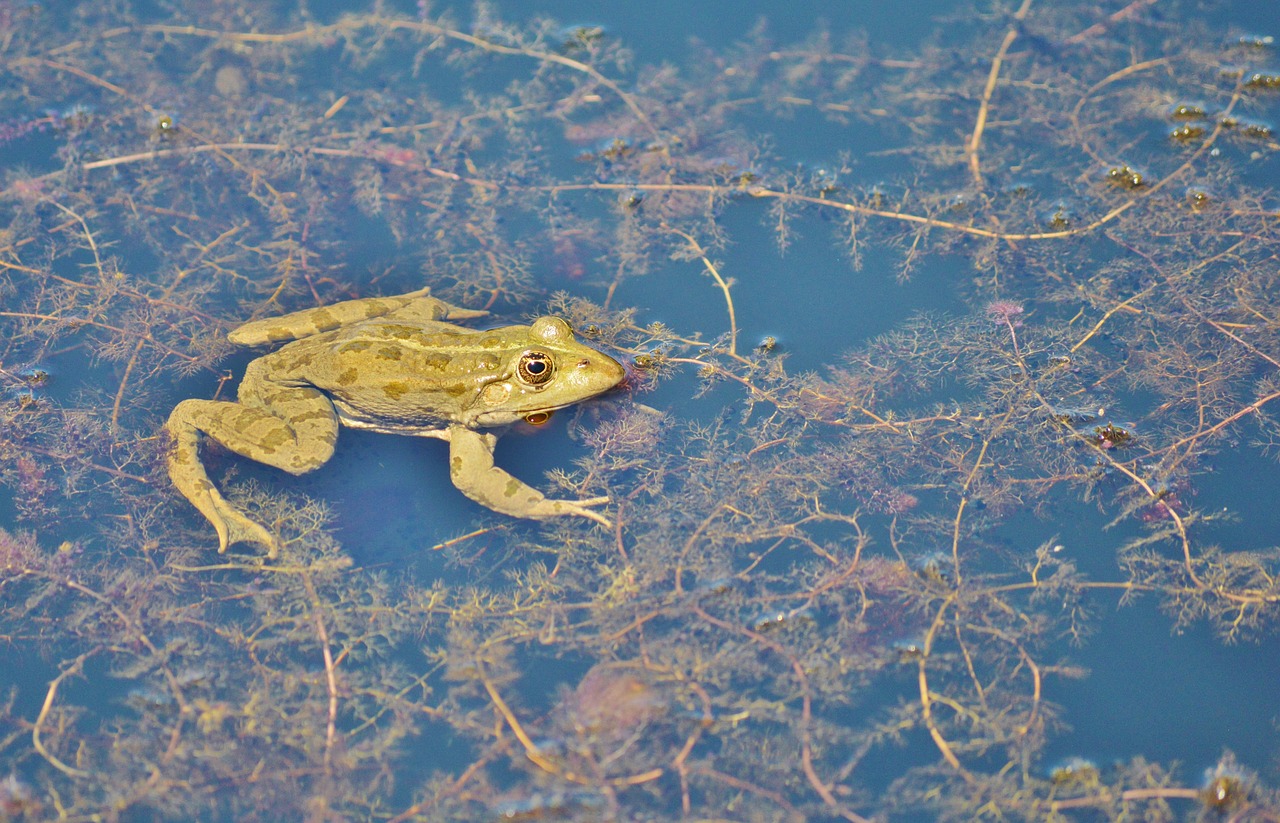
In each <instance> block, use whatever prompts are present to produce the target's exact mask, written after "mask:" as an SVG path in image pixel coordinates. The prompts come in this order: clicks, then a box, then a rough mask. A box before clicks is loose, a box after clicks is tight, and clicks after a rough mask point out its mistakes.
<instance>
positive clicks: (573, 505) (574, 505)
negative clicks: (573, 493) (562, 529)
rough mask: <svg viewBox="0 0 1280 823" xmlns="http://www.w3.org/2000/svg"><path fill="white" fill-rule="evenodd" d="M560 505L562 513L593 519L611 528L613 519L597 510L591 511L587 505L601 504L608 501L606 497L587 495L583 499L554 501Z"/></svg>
mask: <svg viewBox="0 0 1280 823" xmlns="http://www.w3.org/2000/svg"><path fill="white" fill-rule="evenodd" d="M556 502H557V503H558V504H559V506H560V507H561V511H562V512H563V513H564V514H576V515H577V516H578V517H585V518H587V519H588V520H594V521H596V522H597V523H599V524H600V525H601V526H604V527H605V528H606V529H612V528H613V521H612V520H610V519H609V518H607V517H605V516H604V515H603V514H601V513H600V512H597V511H592V510H591V509H589V508H587V507H588V506H602V505H604V504H605V503H608V502H609V498H607V497H588V498H587V499H585V500H558V501H556Z"/></svg>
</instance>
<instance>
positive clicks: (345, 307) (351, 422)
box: [165, 289, 624, 557]
mask: <svg viewBox="0 0 1280 823" xmlns="http://www.w3.org/2000/svg"><path fill="white" fill-rule="evenodd" d="M486 314H487V312H483V311H472V310H469V309H463V308H459V307H458V306H452V305H449V304H448V303H446V302H444V301H443V300H439V299H437V298H434V297H432V296H431V294H430V291H429V290H428V289H422V290H420V291H415V292H410V293H408V294H402V295H399V296H396V297H375V298H366V299H362V300H348V301H346V302H342V303H337V304H334V305H331V306H324V307H321V308H316V309H307V310H304V311H298V312H294V313H292V314H286V315H284V316H283V317H274V318H268V319H265V320H258V321H255V322H252V323H247V324H245V325H243V326H240V327H239V328H237V329H236V330H234V331H232V332H231V333H230V334H229V335H228V339H230V340H231V342H233V343H236V344H239V345H244V346H257V345H264V344H270V343H279V342H283V341H286V340H287V341H292V342H290V343H288V344H287V345H285V346H283V347H282V348H280V349H278V350H277V351H274V352H271V353H269V354H266V355H263V356H262V357H260V358H258V359H257V360H254V361H253V362H251V363H250V364H249V365H248V367H247V368H246V369H245V375H244V379H243V380H242V381H241V383H240V391H239V395H238V402H235V403H230V402H223V401H216V400H184V401H182V402H181V403H179V404H178V405H177V407H176V408H175V409H174V410H173V413H172V414H170V415H169V420H168V422H167V423H166V424H165V428H166V430H167V431H168V432H169V435H170V437H171V438H172V447H171V449H170V451H169V476H170V478H172V480H173V484H174V486H176V487H177V489H178V491H180V492H182V494H183V495H184V496H185V497H186V498H187V499H188V500H190V501H191V502H192V504H194V505H195V507H196V508H197V509H199V510H200V512H201V513H202V514H203V515H204V516H205V517H207V518H208V519H209V521H210V522H211V523H212V524H213V527H214V528H215V529H217V532H218V551H219V552H225V551H226V549H227V546H228V545H229V544H231V543H236V542H240V541H244V542H249V543H257V544H259V545H262V546H264V547H266V548H267V551H268V557H274V556H275V555H276V553H277V552H278V550H279V539H278V538H277V537H276V536H275V535H273V534H272V533H271V532H269V531H268V530H267V529H266V528H265V527H263V526H262V524H260V523H257V522H255V521H253V520H252V519H250V518H249V517H247V516H246V515H244V514H243V513H242V512H240V511H238V510H236V509H235V508H234V507H233V506H232V505H231V504H230V503H228V502H227V501H226V499H225V498H223V496H222V495H221V494H220V493H219V491H218V489H217V487H215V486H214V485H213V483H212V481H210V480H209V476H208V474H206V472H205V470H204V466H203V465H202V464H201V462H200V453H199V445H200V433H201V432H203V433H204V434H206V435H208V436H209V437H212V438H213V439H214V440H217V441H218V442H219V443H221V444H222V445H224V446H226V447H227V448H228V449H231V450H232V451H234V452H235V453H237V454H239V455H242V456H244V457H248V458H249V459H251V460H257V461H258V462H260V463H266V464H267V465H270V466H275V467H276V468H279V469H284V470H285V471H287V472H289V473H291V474H295V475H297V474H303V473H304V472H309V471H312V470H313V469H316V468H319V467H320V466H321V465H323V464H324V463H325V462H326V461H327V460H328V459H329V458H330V457H331V456H332V455H333V450H334V445H335V444H336V443H337V440H338V428H339V426H340V425H345V426H351V427H354V428H360V429H368V430H370V431H376V432H386V433H389V434H405V435H413V436H417V437H435V438H438V439H440V440H445V441H447V442H448V443H449V475H450V477H451V478H452V480H453V484H454V485H455V486H456V487H457V488H458V489H459V490H460V491H462V493H463V494H465V495H466V496H467V497H470V498H471V499H472V500H475V501H476V502H477V503H480V504H481V505H484V506H487V507H489V508H490V509H493V510H494V511H497V512H502V513H503V514H508V515H511V516H513V517H526V518H533V519H546V518H551V517H562V516H578V517H585V518H587V519H589V520H594V521H595V522H597V523H600V524H601V525H604V526H606V527H607V526H610V525H611V523H610V521H609V519H608V518H607V517H605V516H604V515H602V514H600V513H599V512H597V511H594V510H593V507H596V506H601V505H603V504H605V503H607V502H608V498H607V497H590V498H587V499H585V500H552V499H549V498H547V497H546V496H544V495H543V494H542V493H541V492H539V491H538V490H537V489H534V488H533V487H531V486H529V485H527V484H525V483H523V482H521V481H520V480H517V479H516V478H515V477H512V476H511V475H510V474H508V473H507V472H505V471H503V470H502V469H500V468H498V467H496V466H495V465H494V464H493V448H494V444H495V443H496V442H497V437H496V435H495V434H494V433H492V432H491V431H488V430H491V429H500V428H501V427H503V426H507V425H509V424H512V423H515V422H517V421H520V420H526V421H529V422H532V423H538V422H542V421H545V419H546V418H547V417H548V416H549V414H550V413H551V412H552V411H554V410H555V409H561V408H564V407H565V406H570V405H573V404H574V403H579V402H582V401H583V400H587V399H588V398H591V397H595V396H596V395H598V394H601V393H603V392H606V391H608V390H609V389H612V388H613V387H614V386H617V385H618V383H620V382H621V381H622V378H623V374H624V372H623V368H622V365H621V364H620V363H618V361H616V360H614V359H613V358H612V357H609V356H608V355H605V354H601V353H600V352H598V351H596V350H595V349H592V348H590V347H588V346H585V345H583V344H582V343H579V342H578V341H577V340H575V339H574V336H573V332H572V330H570V328H569V324H568V323H566V322H565V321H564V320H563V319H561V318H559V317H540V318H538V319H537V320H535V321H534V322H533V323H532V324H531V325H528V326H506V327H504V328H497V329H491V330H488V331H477V330H474V329H469V328H466V327H464V326H458V325H454V324H453V323H450V322H447V321H450V320H462V319H470V318H475V317H482V316H484V315H486Z"/></svg>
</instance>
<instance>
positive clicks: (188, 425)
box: [165, 364, 338, 557]
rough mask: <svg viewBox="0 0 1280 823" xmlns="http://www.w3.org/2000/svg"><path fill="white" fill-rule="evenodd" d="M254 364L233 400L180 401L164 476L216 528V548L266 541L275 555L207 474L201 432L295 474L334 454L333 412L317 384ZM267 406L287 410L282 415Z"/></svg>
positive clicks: (264, 534)
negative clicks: (281, 379)
mask: <svg viewBox="0 0 1280 823" xmlns="http://www.w3.org/2000/svg"><path fill="white" fill-rule="evenodd" d="M253 365H254V364H250V370H249V371H250V373H248V374H246V375H245V380H244V382H242V383H241V387H240V402H239V403H226V402H219V401H214V400H184V401H183V402H181V403H179V404H178V405H177V407H176V408H175V409H174V410H173V413H172V414H171V415H169V421H168V422H167V423H166V424H165V428H166V429H167V430H168V432H169V434H170V436H171V437H172V438H173V445H172V448H171V449H170V451H169V476H170V478H172V480H173V484H174V486H176V487H177V489H178V491H180V492H182V494H183V496H184V497H186V498H187V499H188V500H190V501H191V504H192V505H194V506H195V507H196V508H197V509H199V510H200V513H201V514H203V515H204V516H205V517H206V518H208V520H209V522H210V523H212V524H213V527H214V528H215V529H216V530H217V532H218V551H219V552H225V551H226V550H227V546H228V545H229V544H231V543H235V542H238V541H245V542H249V543H257V544H259V545H262V546H265V547H266V548H267V551H268V555H267V556H268V557H275V555H276V552H277V551H278V550H279V540H278V539H277V538H276V537H275V536H274V535H272V534H271V533H270V532H269V531H268V530H267V529H266V528H264V527H263V526H262V525H261V524H259V523H256V522H254V521H253V520H251V519H249V518H248V517H246V516H245V515H244V514H243V513H241V512H240V511H238V510H237V509H236V508H235V507H234V506H232V505H231V504H230V503H228V502H227V500H226V499H225V498H224V497H223V496H222V494H221V493H220V492H219V491H218V489H217V487H216V486H214V485H213V481H211V480H210V479H209V475H208V474H207V473H206V472H205V470H204V466H203V464H202V463H201V462H200V453H199V445H200V433H201V432H203V433H204V434H206V435H208V436H209V437H212V438H213V439H214V440H217V441H218V442H219V443H221V444H222V445H224V446H226V447H227V448H228V449H231V450H232V451H234V452H236V453H237V454H239V455H242V456H244V457H248V458H250V459H251V460H256V461H258V462H260V463H266V464H267V465H269V466H275V467H276V468H278V469H284V470H285V471H287V472H289V473H290V474H295V475H296V474H303V473H304V472H309V471H311V470H312V469H315V468H318V467H319V466H321V465H323V464H324V463H325V461H327V460H328V459H329V457H330V456H332V454H333V448H334V444H335V443H336V442H337V439H338V418H337V415H336V414H335V413H334V411H333V405H332V404H331V403H330V401H329V399H328V398H327V397H325V396H324V394H323V393H321V392H320V391H318V390H316V389H312V388H296V387H286V386H278V385H274V384H271V383H269V382H266V381H263V380H261V379H256V378H258V375H256V374H254V373H253V372H254V371H255V370H254V369H253ZM266 407H271V408H272V409H281V410H287V411H288V417H287V418H286V417H283V416H279V415H278V414H272V413H271V412H268V411H266V410H265V408H266Z"/></svg>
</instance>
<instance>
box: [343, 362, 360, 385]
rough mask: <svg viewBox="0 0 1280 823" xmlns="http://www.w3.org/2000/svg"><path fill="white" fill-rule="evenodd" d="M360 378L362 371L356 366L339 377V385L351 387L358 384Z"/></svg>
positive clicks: (345, 370) (344, 371) (344, 370)
mask: <svg viewBox="0 0 1280 823" xmlns="http://www.w3.org/2000/svg"><path fill="white" fill-rule="evenodd" d="M359 376H360V370H359V369H357V368H355V367H354V366H353V367H351V368H349V369H343V370H342V373H341V374H339V375H338V385H340V386H350V385H351V384H352V383H354V382H356V379H357V378H358V377H359Z"/></svg>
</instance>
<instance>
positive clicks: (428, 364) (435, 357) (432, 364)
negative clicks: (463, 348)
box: [422, 353, 453, 371]
mask: <svg viewBox="0 0 1280 823" xmlns="http://www.w3.org/2000/svg"><path fill="white" fill-rule="evenodd" d="M452 362H453V358H452V357H450V356H449V355H447V354H439V353H436V354H428V355H424V356H423V358H422V366H423V368H427V369H435V370H436V371H445V370H446V369H448V368H449V364H450V363H452Z"/></svg>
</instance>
